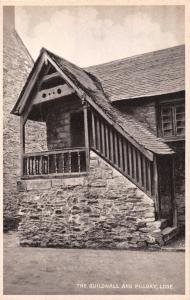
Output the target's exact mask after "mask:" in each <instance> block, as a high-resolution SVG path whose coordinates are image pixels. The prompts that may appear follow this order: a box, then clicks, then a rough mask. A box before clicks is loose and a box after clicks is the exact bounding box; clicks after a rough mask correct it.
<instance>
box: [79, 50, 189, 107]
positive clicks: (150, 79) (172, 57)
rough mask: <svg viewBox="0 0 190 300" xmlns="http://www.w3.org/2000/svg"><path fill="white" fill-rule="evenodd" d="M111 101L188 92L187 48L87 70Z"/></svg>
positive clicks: (149, 54)
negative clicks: (186, 74) (186, 72)
mask: <svg viewBox="0 0 190 300" xmlns="http://www.w3.org/2000/svg"><path fill="white" fill-rule="evenodd" d="M85 70H86V71H88V72H90V73H92V74H93V75H95V76H96V77H97V78H98V79H99V80H100V82H101V84H102V87H103V89H104V91H105V93H106V95H107V96H108V98H109V99H110V100H111V101H118V100H123V99H134V98H141V97H148V96H155V95H162V94H168V93H173V92H178V91H183V90H185V45H180V46H176V47H171V48H167V49H163V50H158V51H154V52H149V53H145V54H141V55H136V56H131V57H128V58H124V59H120V60H115V61H112V62H108V63H105V64H101V65H96V66H91V67H88V68H85Z"/></svg>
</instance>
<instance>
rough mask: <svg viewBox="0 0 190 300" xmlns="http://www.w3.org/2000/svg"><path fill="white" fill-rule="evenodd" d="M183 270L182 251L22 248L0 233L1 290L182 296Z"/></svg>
mask: <svg viewBox="0 0 190 300" xmlns="http://www.w3.org/2000/svg"><path fill="white" fill-rule="evenodd" d="M184 268H185V256H184V253H182V252H162V251H154V252H151V251H129V250H92V249H91V250H89V249H52V248H30V247H25V248H23V247H20V246H19V245H18V237H17V233H16V232H14V233H9V234H5V235H4V294H10V295H11V294H14V295H18V294H20V295H42V294H45V295H68V294H71V295H74V294H76V295H79V294H95V295H101V294H102V295H103V294H104V295H105V294H107V295H122V294H123V295H134V294H136V295H138V294H143V295H148V294H154V295H164V294H166V295H170V294H171V295H172V294H184V288H185V284H184V280H185V279H184V275H185V274H184ZM176 270H178V271H177V272H176Z"/></svg>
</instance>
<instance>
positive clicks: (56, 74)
mask: <svg viewBox="0 0 190 300" xmlns="http://www.w3.org/2000/svg"><path fill="white" fill-rule="evenodd" d="M56 77H61V76H60V74H59V72H54V73H52V74H48V75H45V76H43V78H42V82H44V81H48V80H50V79H53V78H56Z"/></svg>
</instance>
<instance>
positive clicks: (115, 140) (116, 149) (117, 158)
mask: <svg viewBox="0 0 190 300" xmlns="http://www.w3.org/2000/svg"><path fill="white" fill-rule="evenodd" d="M113 137H114V145H115V164H116V165H117V167H118V168H119V157H118V138H117V132H116V131H115V132H114V135H113Z"/></svg>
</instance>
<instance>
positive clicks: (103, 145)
mask: <svg viewBox="0 0 190 300" xmlns="http://www.w3.org/2000/svg"><path fill="white" fill-rule="evenodd" d="M101 136H102V154H103V155H104V156H105V155H106V151H105V136H104V123H103V122H101Z"/></svg>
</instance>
